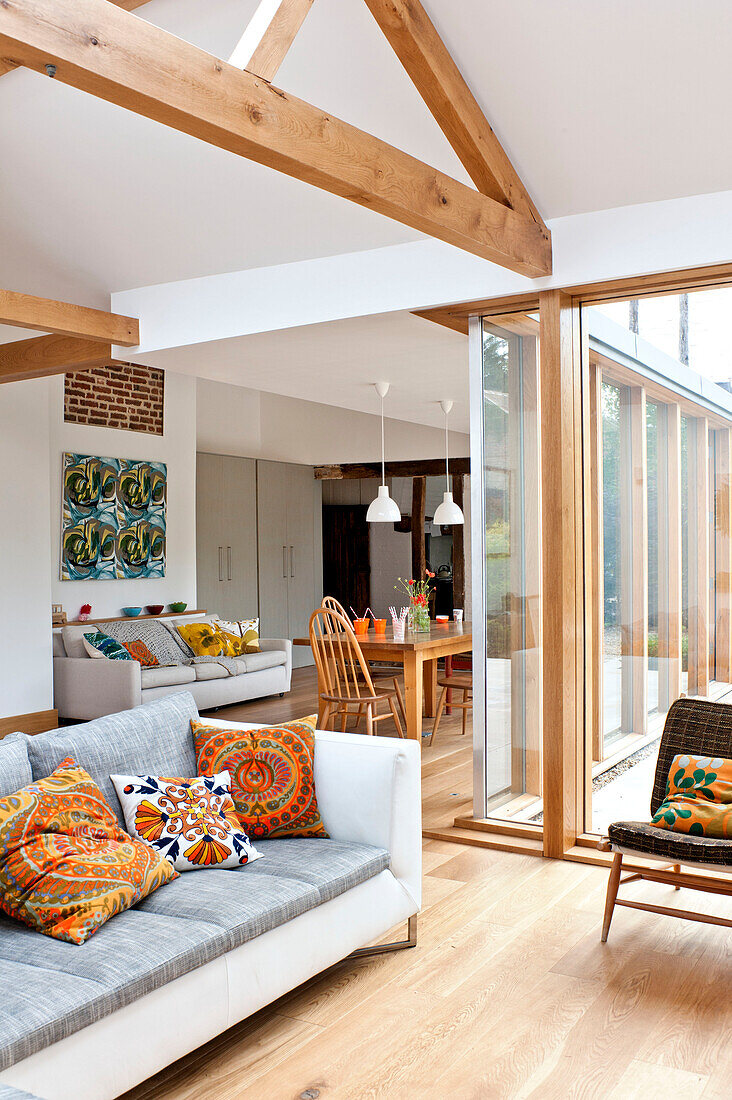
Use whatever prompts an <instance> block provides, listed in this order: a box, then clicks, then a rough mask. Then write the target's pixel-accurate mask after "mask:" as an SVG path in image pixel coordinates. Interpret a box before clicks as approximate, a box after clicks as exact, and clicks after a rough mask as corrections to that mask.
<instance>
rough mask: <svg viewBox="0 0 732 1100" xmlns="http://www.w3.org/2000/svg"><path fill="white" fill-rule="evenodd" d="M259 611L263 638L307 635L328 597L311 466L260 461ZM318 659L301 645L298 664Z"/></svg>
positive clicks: (295, 655) (317, 494)
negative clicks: (314, 658)
mask: <svg viewBox="0 0 732 1100" xmlns="http://www.w3.org/2000/svg"><path fill="white" fill-rule="evenodd" d="M257 519H258V524H257V526H258V546H259V615H260V630H261V632H262V636H263V637H269V638H297V637H307V632H308V623H309V621H310V616H311V614H312V612H313V611H314V610H315V608H316V607H319V606H320V601H321V599H322V596H323V540H322V491H321V483H320V482H319V481H316V480H315V478H314V477H313V468H312V466H300V465H297V464H295V463H291V462H269V461H259V462H257ZM312 663H313V658H312V653H311V652H310V650H309V649H307V648H305V647H300V646H298V647H296V648H295V650H294V652H293V664H294V665H295V666H296V667H298V666H302V665H309V664H312Z"/></svg>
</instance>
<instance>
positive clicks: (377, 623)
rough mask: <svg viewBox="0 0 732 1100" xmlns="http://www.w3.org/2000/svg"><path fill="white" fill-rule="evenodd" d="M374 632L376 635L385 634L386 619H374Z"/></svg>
mask: <svg viewBox="0 0 732 1100" xmlns="http://www.w3.org/2000/svg"><path fill="white" fill-rule="evenodd" d="M374 630H375V631H376V633H377V634H386V619H374Z"/></svg>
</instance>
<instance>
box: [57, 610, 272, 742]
mask: <svg viewBox="0 0 732 1100" xmlns="http://www.w3.org/2000/svg"><path fill="white" fill-rule="evenodd" d="M212 618H213V616H211V615H204V616H202V615H197V616H193V617H191V616H181V618H180V619H156V620H148V619H143V620H142V621H140V622H137V620H135V619H129V620H127V621H125V622H121V623H115V622H111V623H104V624H102V625H100V626H95V625H94V624H88V623H72V624H69V625H68V626H64V627H61V628H59V629H58V630H56V631H54V636H53V697H54V703H53V705H54V707H55V708H56V710H57V711H58V713H59V715H61V717H63V718H76V719H84V720H89V719H93V718H101V717H102V716H103V715H105V714H116V713H117V712H118V711H121V710H129V709H130V708H131V707H138V706H140V704H141V703H149V702H152V701H153V700H154V699H161V698H163V697H164V696H166V695H171V694H175V693H176V692H180V691H183V690H185V691H189V692H190V693H191V695H192V696H193V698H194V699H195V700H196V703H197V705H198V706H199V707H200V708H201V710H211V709H212V708H213V707H221V706H225V705H226V704H228V703H243V702H245V701H246V700H247V699H263V698H264V697H265V696H267V695H280V694H282V693H283V692H286V691H289V690H290V681H291V678H292V642H290V641H289V640H288V639H286V638H269V639H266V638H263V639H260V652H259V653H250V654H247V655H246V656H244V657H237V658H235V662H234V663H235V666H236V674H235V675H232V670H231V668H230V667H227V666H226V665H225V664H219V663H216V662H211V661H207V662H206V663H201V664H185V663H184V661H185V659H186V654H185V652H184V650H183V648H181V646H180V645H179V643H177V641H176V633H175V628H176V626H177V625H178V624H179V623H191V622H205V621H211V619H212ZM90 630H101V631H103V632H104V633H105V634H110V635H111V636H112V637H115V638H118V639H119V640H125V641H128V640H131V639H133V638H138V637H142V639H143V640H144V641H145V642H146V644H149V646H150V648H151V649H152V651H153V652H154V653H155V652H156V646H155V640H156V639H157V640H158V645H159V651H160V652H161V653H162V652H169V653H170V655H171V658H172V657H173V656H176V650H177V659H178V662H179V663H178V664H176V665H173V666H168V665H163V666H162V667H160V668H141V666H140V665H139V664H138V662H137V661H109V660H106V659H102V660H99V659H94V658H92V657H90V656H89V655H88V653H87V651H86V649H85V648H84V641H83V635H84V633H85V632H89V631H90ZM156 655H157V654H156ZM188 656H190V654H189V655H188Z"/></svg>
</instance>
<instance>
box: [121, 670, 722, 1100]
mask: <svg viewBox="0 0 732 1100" xmlns="http://www.w3.org/2000/svg"><path fill="white" fill-rule="evenodd" d="M313 687H314V680H313V676H312V672H311V671H310V670H299V671H298V672H297V673H296V677H295V684H294V690H293V692H292V694H291V695H290V696H288V697H286V698H285V699H281V700H280V699H276V700H269V701H266V702H265V703H250V704H247V705H246V706H243V707H236V708H234V707H232V708H228V709H227V710H226V711H219V712H218V716H219V717H221V716H223V715H225V714H226V713H228V714H230V715H231V717H232V719H234V718H235V712H237V714H240V715H242V716H243V717H245V718H246V717H248V718H250V719H251V720H255V718H257V719H260V720H263V721H282V720H284V719H286V718H292V717H298V716H300V715H302V714H305V713H307V712H308V711H310V710H312V709H313V703H314V690H313ZM385 724H386V723H384V725H385ZM443 731H444V732H443V733H442V735H440V739H439V742H438V744H436V745H435V746H433V749H432V750H430V749H427V748H426V749H425V753H424V768H423V774H424V783H425V798H424V801H425V813H426V815H427V816H428V819H429V820H434V821H438V820H444V821H446V822H447V821H448V820H449V821H451V820H452V817H453V816H454V814H455V813H456V812H464V810H465V806H466V804H467V805H469V800H468V801H467V803H466V801H465V797H464V795H463V796H460V792H461V791H462V792H464V791H466V790H469V755H470V749H469V746H464V745H463V744H462V741H463V739H462V738H461V737H460V733H459V717H458V718H453V719H452V720H451V722H450V724H449V726H448V725H447V724H446V725H445V727H443ZM466 760H467V764H466ZM453 792H457V795H458V798H459V797H463V801H462V804H461V803H459V802H458V801H457V799H455V801H452V799H453ZM456 806H458V807H459V810H457V809H456ZM606 883H607V872H606V871H605V870H602V869H600V868H597V867H589V866H586V865H583V864H577V863H566V862H561V861H553V860H545V859H538V858H535V857H532V856H525V855H516V854H513V853H507V852H500V851H491V850H487V849H480V848H472V847H461V846H459V845H456V844H454V843H447V842H445V841H442V840H427V841H425V842H424V908H423V912H422V914H421V915H420V929H419V943H418V945H417V947H416V949H414V950H411V951H402V952H400V953H398V954H391V955H382V956H379V957H376V958H373V959H360V960H357V961H352V962H346V963H342V964H340V965H339V966H337V967H333V968H332V969H331V970H329V971H327V972H326V973H324V974H322V975H319V976H318V977H317V978H314V979H313V980H312V981H311V982H309V983H307V984H306V985H305V986H302V987H301V988H299V989H297V990H295V991H294V992H293V993H291V994H289V995H287V996H286V997H283V998H282V999H281V1000H280V1001H278V1002H276V1003H275V1004H273V1005H271V1006H270V1007H268V1008H266V1009H264V1010H262V1011H261V1012H259V1013H257V1015H256V1016H254V1017H252V1018H251V1019H250V1020H246V1021H244V1022H243V1023H242V1024H240V1025H238V1026H236V1027H234V1028H232V1029H230V1030H229V1031H227V1032H225V1033H224V1034H223V1035H221V1036H219V1037H218V1038H217V1039H214V1040H213V1041H212V1042H211V1043H209V1044H207V1045H206V1046H205V1047H202V1048H201V1049H200V1050H198V1051H195V1052H194V1053H193V1054H190V1055H188V1056H187V1057H186V1058H184V1059H182V1060H181V1061H180V1062H178V1063H176V1064H175V1065H173V1066H171V1067H169V1068H168V1069H167V1070H164V1071H163V1072H162V1073H160V1074H159V1075H158V1076H157V1077H155V1078H153V1079H152V1080H150V1081H148V1082H145V1084H143V1085H141V1086H139V1087H138V1088H137V1089H135V1090H133V1091H132V1092H130V1093H129V1094H127V1100H313V1098H315V1097H316V1096H319V1097H320V1098H321V1100H325V1098H328V1100H366V1098H372V1100H377V1098H384V1100H386V1098H388V1100H402V1098H404V1100H433V1098H434V1100H443V1098H448V1097H449V1098H451V1100H452V1098H457V1100H494V1098H495V1100H514V1098H531V1100H567V1098H570V1100H572V1098H576V1100H595V1098H596V1100H636V1098H637V1100H667V1097H668V1096H669V1095H683V1096H684V1097H685V1100H697V1098H701V1100H729V1098H730V1097H732V1048H730V1044H729V1042H728V1036H729V1032H730V1028H731V1027H732V998H730V997H729V992H728V989H729V987H730V983H731V982H732V938H731V937H730V935H729V933H728V932H726V931H725V930H724V929H721V928H715V927H713V926H708V925H707V926H705V925H701V924H691V923H690V922H684V921H678V920H674V919H673V918H671V917H660V916H652V915H650V914H645V913H640V912H637V911H632V910H627V909H617V910H616V913H615V917H614V921H613V927H612V930H611V933H610V941H609V943H608V944H605V945H602V944H601V943H600V942H599V932H600V922H601V915H602V909H603V903H604V894H605V887H606ZM631 890H632V891H634V893H635V896H636V897H638V898H645V899H646V900H651V899H652V900H654V901H656V902H659V903H660V904H672V905H679V906H681V907H682V908H684V907H685V908H694V907H697V908H701V909H703V910H706V911H714V912H719V913H722V914H725V915H727V916H730V912H729V906H730V901H729V899H727V898H718V899H712V898H710V897H706V896H703V895H695V894H692V892H691V891H683V892H682V893H681V894H675V893H673V891H672V890H671V889H670V888H666V887H663V886H654V885H651V884H647V883H642V884H637V885H635V886H631V887H626V891H628V893H629V892H630V891H631ZM687 895H688V896H687Z"/></svg>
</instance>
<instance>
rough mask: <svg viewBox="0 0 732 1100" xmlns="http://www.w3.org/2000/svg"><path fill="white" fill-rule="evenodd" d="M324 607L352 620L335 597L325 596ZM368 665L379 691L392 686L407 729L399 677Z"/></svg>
mask: <svg viewBox="0 0 732 1100" xmlns="http://www.w3.org/2000/svg"><path fill="white" fill-rule="evenodd" d="M322 606H323V607H324V608H326V610H327V611H336V612H337V613H338V614H339V615H342V616H343V618H344V619H345V620H346V621H347V622H349V623H350V619H349V618H348V613H347V612H346V609H345V607H344V606H343V604H341V603H339V602H338V600H337V599H336V598H335V596H324V597H323V604H322ZM366 663H367V664H368V666H369V671H370V672H371V679H372V680H373V683H374V687H375V688H376V690H377V691H380V690H381V689H382V688H383V687H385V686H386V685H387V684H390V685H391V687H393V688H394V690H395V692H396V698H397V706H398V707H399V714H400V715H401V719H402V722H403V723H404V726H405V728H406V725H407V712H406V710H405V709H404V696H403V695H402V689H401V686H400V684H399V677H398V676H390V675H389V673H388V672H376V671H375V670H374V669H373V667H372V666H371V664H370V663H369V662H368V661H367V662H366Z"/></svg>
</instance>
